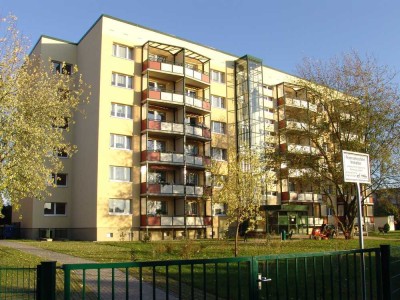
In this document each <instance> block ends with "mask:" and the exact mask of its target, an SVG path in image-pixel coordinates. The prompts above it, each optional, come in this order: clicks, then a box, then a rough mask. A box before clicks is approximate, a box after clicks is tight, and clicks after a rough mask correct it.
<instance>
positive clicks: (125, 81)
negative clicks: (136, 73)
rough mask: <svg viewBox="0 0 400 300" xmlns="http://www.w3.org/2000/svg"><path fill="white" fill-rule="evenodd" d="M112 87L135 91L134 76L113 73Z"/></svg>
mask: <svg viewBox="0 0 400 300" xmlns="http://www.w3.org/2000/svg"><path fill="white" fill-rule="evenodd" d="M111 85H112V86H116V87H122V88H126V89H133V76H130V75H125V74H121V73H116V72H113V73H112V75H111Z"/></svg>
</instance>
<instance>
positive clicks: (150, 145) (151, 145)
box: [147, 140, 166, 152]
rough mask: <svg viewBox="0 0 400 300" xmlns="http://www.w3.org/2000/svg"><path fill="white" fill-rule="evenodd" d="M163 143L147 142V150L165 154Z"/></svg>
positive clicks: (156, 141)
mask: <svg viewBox="0 0 400 300" xmlns="http://www.w3.org/2000/svg"><path fill="white" fill-rule="evenodd" d="M165 149H166V148H165V141H158V140H148V141H147V150H150V151H159V152H165Z"/></svg>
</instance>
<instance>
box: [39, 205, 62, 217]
mask: <svg viewBox="0 0 400 300" xmlns="http://www.w3.org/2000/svg"><path fill="white" fill-rule="evenodd" d="M49 205H50V207H49V208H47V207H46V206H49ZM57 205H60V206H61V205H64V213H63V214H57ZM45 209H50V210H52V211H53V212H52V213H46V212H45ZM43 215H44V216H46V217H48V216H52V217H58V216H66V215H67V203H65V202H45V203H44V205H43Z"/></svg>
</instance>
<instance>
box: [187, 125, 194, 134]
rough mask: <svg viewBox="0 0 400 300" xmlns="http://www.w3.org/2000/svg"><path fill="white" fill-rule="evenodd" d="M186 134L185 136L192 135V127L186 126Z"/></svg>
mask: <svg viewBox="0 0 400 300" xmlns="http://www.w3.org/2000/svg"><path fill="white" fill-rule="evenodd" d="M185 127H186V133H187V134H194V127H193V126H190V125H186V126H185Z"/></svg>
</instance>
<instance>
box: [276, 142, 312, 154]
mask: <svg viewBox="0 0 400 300" xmlns="http://www.w3.org/2000/svg"><path fill="white" fill-rule="evenodd" d="M281 150H283V151H285V150H286V144H281ZM287 151H288V152H290V153H296V154H318V153H319V151H318V149H317V148H315V147H312V146H307V145H296V144H289V145H287Z"/></svg>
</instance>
